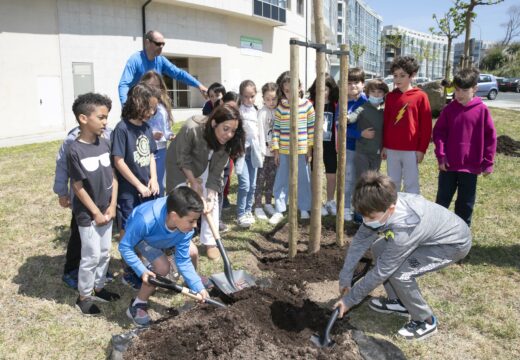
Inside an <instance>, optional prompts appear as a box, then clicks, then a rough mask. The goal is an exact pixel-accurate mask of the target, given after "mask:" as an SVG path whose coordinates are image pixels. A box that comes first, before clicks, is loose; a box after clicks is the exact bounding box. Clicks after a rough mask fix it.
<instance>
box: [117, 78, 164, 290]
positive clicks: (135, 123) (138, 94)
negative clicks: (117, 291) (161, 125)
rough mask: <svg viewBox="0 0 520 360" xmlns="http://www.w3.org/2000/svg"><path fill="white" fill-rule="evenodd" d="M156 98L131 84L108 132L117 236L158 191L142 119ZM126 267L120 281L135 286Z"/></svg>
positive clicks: (150, 143) (143, 87) (152, 146)
mask: <svg viewBox="0 0 520 360" xmlns="http://www.w3.org/2000/svg"><path fill="white" fill-rule="evenodd" d="M160 97H161V95H160V93H159V92H158V91H157V90H155V89H153V88H151V87H149V86H148V85H146V84H143V83H138V84H137V85H135V86H134V87H132V88H131V89H130V91H129V92H128V98H127V101H126V103H125V105H124V106H123V111H122V115H121V118H122V119H121V121H120V122H119V123H118V124H117V125H116V127H115V129H114V132H113V133H112V157H113V161H114V167H115V168H116V170H117V171H116V173H117V179H118V181H119V193H118V199H117V211H118V214H117V215H118V219H119V223H120V224H119V230H120V239H121V238H123V235H124V231H125V227H126V220H127V219H128V217H129V216H130V214H131V213H132V210H133V209H134V208H135V207H136V206H137V205H139V204H141V203H143V202H145V201H148V200H152V199H153V197H154V196H155V195H157V194H158V193H159V184H158V183H157V171H156V165H155V159H154V156H153V155H154V153H155V151H156V145H155V141H154V139H153V134H152V129H151V128H150V126H149V125H148V124H147V123H146V122H147V121H148V119H150V117H152V115H153V114H154V113H155V110H156V108H157V104H158V103H159V99H160ZM127 270H128V271H125V274H124V275H123V279H122V280H123V283H125V284H128V285H130V286H131V287H133V288H134V289H138V288H139V287H140V284H141V281H140V279H139V278H137V277H136V276H135V274H133V273H132V272H131V270H130V269H128V268H127Z"/></svg>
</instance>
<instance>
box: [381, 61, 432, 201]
mask: <svg viewBox="0 0 520 360" xmlns="http://www.w3.org/2000/svg"><path fill="white" fill-rule="evenodd" d="M418 70H419V64H418V63H417V60H415V58H413V57H411V56H403V57H397V58H395V60H394V61H393V63H392V66H391V67H390V71H391V72H392V74H393V76H394V84H395V88H394V91H392V92H390V93H389V94H388V95H387V96H386V100H385V110H384V124H383V150H382V151H381V158H382V159H383V160H386V161H387V171H388V176H390V178H391V179H392V181H393V182H394V183H395V184H396V185H397V190H398V191H400V189H401V183H402V184H403V192H407V193H414V194H419V167H418V165H419V164H420V163H421V162H422V161H423V159H424V154H425V153H426V150H427V149H428V144H429V143H430V138H431V134H432V113H431V109H430V102H429V101H428V96H427V95H426V93H425V92H423V91H422V90H421V89H418V88H414V87H413V86H412V79H413V77H414V76H415V75H416V74H417V71H418Z"/></svg>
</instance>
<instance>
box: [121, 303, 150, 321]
mask: <svg viewBox="0 0 520 360" xmlns="http://www.w3.org/2000/svg"><path fill="white" fill-rule="evenodd" d="M134 301H135V299H132V300H130V306H129V307H128V309H127V310H126V316H128V317H129V318H130V319H131V320H132V321H133V322H134V324H136V325H137V326H148V325H150V322H151V321H152V319H150V316H149V315H148V304H147V303H138V304H135V305H133V304H134Z"/></svg>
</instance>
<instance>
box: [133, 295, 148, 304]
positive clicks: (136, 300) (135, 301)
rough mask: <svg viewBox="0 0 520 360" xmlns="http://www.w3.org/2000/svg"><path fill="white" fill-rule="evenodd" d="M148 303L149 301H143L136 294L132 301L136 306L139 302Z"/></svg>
mask: <svg viewBox="0 0 520 360" xmlns="http://www.w3.org/2000/svg"><path fill="white" fill-rule="evenodd" d="M146 303H148V301H143V300H141V299H139V298H138V297H137V296H136V297H135V300H134V302H133V303H132V306H135V305H137V304H146Z"/></svg>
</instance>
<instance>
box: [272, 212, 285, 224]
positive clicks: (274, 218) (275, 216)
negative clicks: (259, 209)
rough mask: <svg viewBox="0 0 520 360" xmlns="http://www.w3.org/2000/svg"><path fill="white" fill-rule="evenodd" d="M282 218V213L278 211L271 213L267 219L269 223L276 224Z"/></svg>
mask: <svg viewBox="0 0 520 360" xmlns="http://www.w3.org/2000/svg"><path fill="white" fill-rule="evenodd" d="M282 220H283V214H282V213H280V212H275V213H274V214H273V216H271V218H270V219H269V224H271V225H276V224H278V223H279V222H280V221H282Z"/></svg>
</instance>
